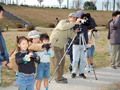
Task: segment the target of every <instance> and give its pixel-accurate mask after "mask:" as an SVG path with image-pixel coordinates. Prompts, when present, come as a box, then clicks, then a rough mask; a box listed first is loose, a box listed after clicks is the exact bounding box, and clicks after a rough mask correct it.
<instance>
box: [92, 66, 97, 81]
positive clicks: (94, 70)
mask: <svg viewBox="0 0 120 90" xmlns="http://www.w3.org/2000/svg"><path fill="white" fill-rule="evenodd" d="M93 72H94V75H95V79H96V80H98V79H97V76H96V73H95V69H94V68H93Z"/></svg>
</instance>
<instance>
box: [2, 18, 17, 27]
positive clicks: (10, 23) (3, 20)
mask: <svg viewBox="0 0 120 90" xmlns="http://www.w3.org/2000/svg"><path fill="white" fill-rule="evenodd" d="M6 25H9V27H14V26H15V24H14V23H13V22H11V21H10V20H8V19H7V18H5V17H3V19H2V20H1V21H0V27H1V28H5V27H6Z"/></svg>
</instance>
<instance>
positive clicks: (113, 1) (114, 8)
mask: <svg viewBox="0 0 120 90" xmlns="http://www.w3.org/2000/svg"><path fill="white" fill-rule="evenodd" d="M113 11H115V0H113Z"/></svg>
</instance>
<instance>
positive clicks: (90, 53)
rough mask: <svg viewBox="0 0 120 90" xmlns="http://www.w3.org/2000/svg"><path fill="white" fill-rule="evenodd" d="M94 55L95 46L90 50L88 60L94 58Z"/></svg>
mask: <svg viewBox="0 0 120 90" xmlns="http://www.w3.org/2000/svg"><path fill="white" fill-rule="evenodd" d="M94 53H95V47H94V45H92V46H91V47H90V48H88V54H87V58H90V57H93V56H94Z"/></svg>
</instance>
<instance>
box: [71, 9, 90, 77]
mask: <svg viewBox="0 0 120 90" xmlns="http://www.w3.org/2000/svg"><path fill="white" fill-rule="evenodd" d="M76 15H77V16H78V18H79V19H77V21H78V22H80V24H79V25H78V28H79V29H80V30H82V32H83V35H84V38H85V42H86V45H85V47H86V48H87V44H88V28H91V27H90V25H89V22H87V23H85V24H84V23H83V22H84V21H82V20H84V19H85V18H86V17H85V18H84V16H83V15H84V12H83V11H77V13H76ZM80 39H81V38H80V34H78V35H77V37H76V38H75V40H74V42H73V70H72V78H75V77H76V73H77V67H78V61H79V59H80V71H79V76H80V77H82V78H84V79H86V76H85V75H84V73H85V66H86V60H87V56H86V55H85V52H84V45H83V42H84V41H83V40H81V42H80Z"/></svg>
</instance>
